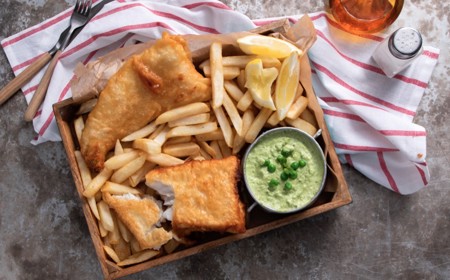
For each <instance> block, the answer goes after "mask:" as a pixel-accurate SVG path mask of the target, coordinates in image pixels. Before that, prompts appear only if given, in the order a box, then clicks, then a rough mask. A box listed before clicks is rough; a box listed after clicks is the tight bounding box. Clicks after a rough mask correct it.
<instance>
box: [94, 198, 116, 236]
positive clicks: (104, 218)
mask: <svg viewBox="0 0 450 280" xmlns="http://www.w3.org/2000/svg"><path fill="white" fill-rule="evenodd" d="M97 208H98V213H99V214H100V222H101V223H102V226H103V228H104V229H106V230H107V231H109V232H111V231H113V230H114V220H113V218H112V216H111V211H110V209H109V206H108V204H106V202H104V201H103V200H101V201H100V202H99V203H97Z"/></svg>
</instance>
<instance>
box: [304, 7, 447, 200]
mask: <svg viewBox="0 0 450 280" xmlns="http://www.w3.org/2000/svg"><path fill="white" fill-rule="evenodd" d="M310 16H311V18H312V20H313V22H314V26H315V27H316V29H317V41H316V43H315V44H314V45H313V47H312V48H311V50H310V51H309V54H308V55H309V58H310V60H311V65H312V69H313V86H314V90H315V93H316V94H317V96H318V97H319V102H320V105H321V107H322V109H323V111H324V114H325V120H326V123H327V126H328V128H329V130H330V134H331V137H332V139H333V142H334V145H335V147H336V151H337V153H338V155H339V157H340V160H341V162H344V163H348V164H350V165H352V166H353V167H354V168H355V169H357V170H359V171H360V172H361V173H363V174H364V175H366V176H367V177H368V178H370V179H372V180H373V181H375V182H377V183H378V184H380V185H383V186H385V187H387V188H389V189H391V190H393V191H395V192H397V193H401V194H411V193H414V192H416V191H418V190H419V189H421V188H423V187H425V186H426V185H427V183H428V181H429V178H430V173H429V170H428V167H427V163H426V160H425V158H426V130H425V128H423V127H422V126H419V125H417V124H414V123H413V122H412V121H413V118H414V116H415V114H416V111H417V107H418V105H419V102H420V100H421V98H422V96H423V93H424V91H425V88H426V87H427V84H428V82H429V80H430V77H431V74H432V72H433V69H434V67H435V65H436V63H437V59H438V56H439V50H438V49H436V48H433V47H429V46H425V47H424V52H423V54H422V55H420V57H419V58H417V60H415V61H414V62H413V64H412V65H411V66H410V67H408V68H407V69H405V70H404V71H402V72H401V73H399V74H397V75H396V76H394V77H393V78H388V77H387V76H386V75H384V73H383V71H382V70H381V69H380V68H379V67H378V65H377V64H376V63H375V61H374V60H373V59H372V58H371V55H372V53H373V52H374V50H375V48H376V47H377V45H378V44H379V43H380V42H381V41H382V40H383V39H384V37H385V36H387V35H388V34H385V35H367V36H356V35H351V34H349V33H346V32H345V31H343V30H341V29H340V28H339V27H338V25H336V23H335V22H334V21H333V20H332V19H330V18H329V17H328V16H327V15H326V14H325V13H317V14H311V15H310ZM382 36H383V37H382ZM349 42H352V43H349Z"/></svg>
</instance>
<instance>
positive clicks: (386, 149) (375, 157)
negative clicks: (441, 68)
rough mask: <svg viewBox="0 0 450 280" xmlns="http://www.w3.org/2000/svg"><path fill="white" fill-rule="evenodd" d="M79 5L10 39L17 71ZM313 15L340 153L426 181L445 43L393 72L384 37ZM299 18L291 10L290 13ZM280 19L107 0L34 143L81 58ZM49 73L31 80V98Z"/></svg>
mask: <svg viewBox="0 0 450 280" xmlns="http://www.w3.org/2000/svg"><path fill="white" fill-rule="evenodd" d="M94 2H95V3H97V2H99V1H94ZM71 12H72V9H68V10H66V11H64V12H62V13H60V14H59V15H57V16H55V17H53V18H51V19H48V20H46V21H44V22H42V23H41V24H39V25H36V26H33V27H31V28H28V29H26V30H24V31H22V32H20V33H18V34H15V35H13V36H11V37H9V38H6V39H4V40H3V41H2V46H3V49H4V51H5V53H6V56H7V57H8V60H9V62H10V64H11V67H12V68H13V71H14V73H15V74H16V75H17V74H19V73H20V72H21V71H23V70H24V69H25V68H26V66H28V65H29V64H30V63H31V62H33V61H34V60H35V59H36V58H37V57H39V55H40V54H42V53H44V52H46V51H48V50H49V49H51V48H52V46H53V45H54V44H55V42H56V41H57V39H58V37H59V34H60V33H61V32H62V31H63V30H64V29H65V28H66V27H67V25H68V21H69V17H70V14H71ZM310 16H311V18H312V20H313V22H314V24H315V26H316V28H317V32H318V40H317V42H316V43H315V44H314V46H313V47H312V49H311V50H310V52H309V57H310V59H311V63H312V67H313V83H314V89H315V91H316V93H317V95H318V97H319V101H320V104H321V106H322V107H323V109H324V113H325V118H326V121H327V125H328V127H329V129H330V132H331V135H332V138H333V141H334V144H335V146H336V149H337V152H338V154H339V156H340V159H341V161H342V162H343V163H349V164H351V165H353V166H354V167H355V168H356V169H357V170H359V171H360V172H361V173H363V174H365V175H366V176H367V177H369V178H370V179H372V180H374V181H375V182H377V183H379V184H381V185H383V186H385V187H387V188H389V189H391V190H393V191H396V192H399V193H402V194H409V193H413V192H415V191H417V190H419V189H421V188H423V187H424V186H425V185H426V184H427V182H428V180H429V172H428V168H427V165H426V162H425V157H426V142H425V140H426V133H425V130H424V128H422V127H420V126H418V125H415V124H413V123H412V119H413V117H414V114H415V112H416V109H417V106H418V103H419V101H420V99H421V97H422V95H423V92H424V89H425V88H426V86H427V83H428V81H429V78H430V76H431V73H432V70H433V68H434V66H435V64H436V62H437V57H438V54H439V50H437V49H434V48H431V47H425V52H424V54H423V55H421V57H420V58H419V59H417V61H415V62H414V63H413V65H411V66H410V67H409V68H408V69H407V70H405V71H404V72H402V73H401V75H398V76H396V77H394V78H393V79H389V78H387V77H386V76H385V75H383V74H382V73H381V70H380V69H379V68H378V67H377V66H376V64H375V63H374V62H373V61H372V60H371V59H370V55H371V53H372V52H373V50H374V49H375V47H376V46H377V44H378V43H379V42H380V41H381V39H382V38H381V37H378V36H368V38H361V37H357V36H353V35H349V34H346V33H345V32H343V31H341V30H339V29H338V28H337V27H336V25H335V24H334V23H333V21H332V20H330V19H328V18H327V16H326V14H325V13H314V14H311V15H310ZM297 18H299V16H291V17H290V20H291V21H296V19H297ZM272 20H275V19H260V20H253V21H252V20H250V19H249V18H248V17H246V16H244V15H242V14H240V13H238V12H235V11H233V10H231V9H230V8H229V7H227V6H226V5H224V4H223V3H221V2H219V1H201V2H197V1H195V0H171V1H166V2H165V3H159V2H158V1H132V0H122V1H115V2H111V3H109V4H107V5H106V6H105V7H104V8H103V9H102V10H101V11H100V13H99V14H97V15H96V16H95V17H94V18H93V19H92V20H91V21H90V22H89V23H88V24H87V25H86V26H85V27H84V29H83V30H82V32H80V34H79V35H78V36H77V37H76V38H75V39H74V41H73V42H71V44H70V45H69V46H68V47H67V48H66V50H65V51H64V52H63V54H62V55H61V58H60V61H59V62H58V64H57V66H56V68H55V72H54V76H53V77H52V80H51V83H50V86H49V90H48V93H47V96H46V98H45V101H44V103H43V105H42V108H41V109H40V110H39V112H38V114H37V116H36V117H35V118H34V120H33V125H34V128H35V130H36V132H37V134H38V136H37V137H36V139H35V140H33V143H34V144H39V143H42V142H45V141H49V140H50V141H59V140H60V136H59V132H58V128H57V126H56V123H55V120H54V115H53V111H52V105H53V104H54V103H56V102H59V101H61V100H63V99H66V98H68V97H70V96H71V91H70V86H69V82H70V80H71V79H72V78H73V70H74V68H75V65H76V64H77V63H78V62H80V61H82V62H84V63H87V62H89V61H92V60H96V59H97V58H98V57H101V56H102V55H104V54H106V53H108V52H110V51H112V50H114V49H116V48H119V47H121V46H124V45H127V44H129V43H132V42H135V41H136V40H141V41H145V40H148V39H156V38H159V37H160V36H161V34H162V32H163V31H168V32H170V33H178V34H208V33H228V32H235V31H243V30H248V29H251V28H253V27H255V26H258V25H262V24H264V23H267V22H270V21H272ZM349 36H350V37H354V38H351V39H353V40H354V41H355V43H349V42H351V41H349V40H348V37H349ZM43 38H45V39H43ZM43 72H44V70H42V71H41V72H40V73H39V74H38V75H36V77H35V78H33V79H32V80H31V81H30V82H29V83H28V84H26V85H25V86H24V87H23V88H22V90H23V92H24V95H25V98H26V99H27V102H29V101H30V100H31V97H32V95H33V93H34V91H35V90H36V88H37V85H38V83H39V81H40V79H41V77H42V75H43Z"/></svg>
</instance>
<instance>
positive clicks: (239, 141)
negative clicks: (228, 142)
mask: <svg viewBox="0 0 450 280" xmlns="http://www.w3.org/2000/svg"><path fill="white" fill-rule="evenodd" d="M254 120H255V115H254V113H253V111H252V110H247V111H245V112H244V115H243V116H242V134H243V135H244V136H240V135H238V134H236V136H235V137H234V141H233V151H232V153H233V154H237V153H239V151H240V150H241V149H242V147H244V145H245V139H244V137H245V135H246V134H247V131H248V129H249V128H250V125H251V124H252V123H253V121H254Z"/></svg>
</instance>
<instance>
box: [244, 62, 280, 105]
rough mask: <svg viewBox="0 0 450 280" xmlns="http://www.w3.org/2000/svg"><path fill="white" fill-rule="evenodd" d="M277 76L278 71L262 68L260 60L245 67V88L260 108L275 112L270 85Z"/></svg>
mask: <svg viewBox="0 0 450 280" xmlns="http://www.w3.org/2000/svg"><path fill="white" fill-rule="evenodd" d="M277 76H278V70H277V69H276V68H274V67H272V68H267V69H264V68H263V64H262V61H261V59H259V58H257V59H254V60H252V61H250V62H249V63H247V66H246V67H245V77H246V82H245V87H246V88H248V90H249V92H250V94H251V95H252V98H253V100H254V101H255V102H256V103H257V104H258V105H260V106H262V107H265V108H268V109H271V110H273V111H275V110H276V107H275V104H274V103H273V100H272V84H273V82H274V81H275V80H276V78H277Z"/></svg>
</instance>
